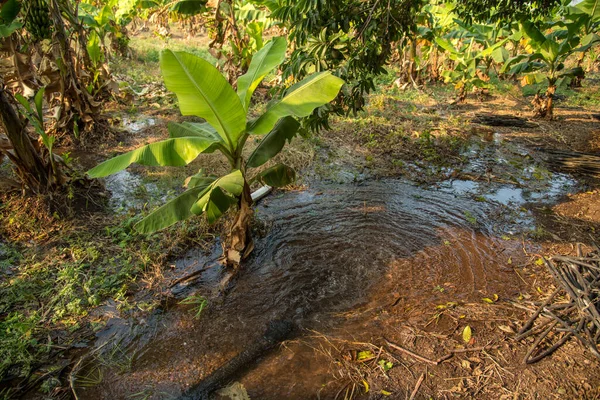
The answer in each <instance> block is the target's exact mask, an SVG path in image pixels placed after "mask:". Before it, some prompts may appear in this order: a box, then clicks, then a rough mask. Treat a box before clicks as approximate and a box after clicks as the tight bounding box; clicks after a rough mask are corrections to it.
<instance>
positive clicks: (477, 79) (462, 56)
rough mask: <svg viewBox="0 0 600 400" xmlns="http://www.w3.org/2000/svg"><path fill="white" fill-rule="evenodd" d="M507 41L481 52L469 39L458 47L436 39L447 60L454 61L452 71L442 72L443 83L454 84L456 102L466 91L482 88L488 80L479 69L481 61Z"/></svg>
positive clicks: (438, 38)
mask: <svg viewBox="0 0 600 400" xmlns="http://www.w3.org/2000/svg"><path fill="white" fill-rule="evenodd" d="M506 40H507V39H503V40H501V41H499V42H497V43H495V44H494V45H493V46H490V47H487V48H485V49H484V50H482V51H479V50H477V48H476V47H475V45H476V44H477V43H476V41H475V40H474V39H472V38H469V39H467V40H465V41H463V42H462V44H461V45H460V46H459V47H455V46H453V45H452V43H451V42H450V41H448V40H446V39H444V38H440V37H437V38H435V42H436V43H437V45H438V46H439V47H441V48H442V49H444V50H445V51H446V53H447V55H448V58H449V59H450V60H452V61H454V67H453V68H452V69H449V70H446V71H444V72H442V76H443V77H444V78H445V82H446V83H448V82H452V83H454V87H455V89H457V90H458V91H459V93H458V98H457V102H463V101H464V100H465V97H466V94H467V91H468V90H470V89H471V88H472V87H484V86H485V85H486V82H485V80H489V78H488V77H487V76H485V75H484V74H483V73H482V71H481V68H480V64H481V62H482V60H484V59H485V58H486V57H490V56H491V55H492V54H494V52H496V50H497V49H499V48H501V47H502V46H504V44H505V43H506Z"/></svg>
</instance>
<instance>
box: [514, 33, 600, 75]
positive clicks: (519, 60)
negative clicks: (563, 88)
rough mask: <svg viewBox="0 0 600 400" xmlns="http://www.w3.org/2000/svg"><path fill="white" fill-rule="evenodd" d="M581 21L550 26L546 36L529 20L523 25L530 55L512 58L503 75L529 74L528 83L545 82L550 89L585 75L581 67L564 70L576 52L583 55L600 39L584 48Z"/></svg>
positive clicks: (594, 40)
mask: <svg viewBox="0 0 600 400" xmlns="http://www.w3.org/2000/svg"><path fill="white" fill-rule="evenodd" d="M580 26H581V25H580V22H572V23H567V24H564V23H560V24H551V25H550V26H546V31H547V33H544V32H542V30H540V29H539V28H538V27H537V26H535V25H534V24H533V23H531V22H529V21H524V22H522V23H521V27H522V30H523V32H524V33H525V35H526V37H527V45H528V46H529V48H530V50H531V53H529V54H521V55H518V56H515V57H513V58H511V59H509V60H508V61H507V62H506V64H505V65H504V66H503V68H502V72H508V73H509V74H523V73H526V75H525V78H524V82H525V83H527V84H533V83H538V82H542V81H546V82H547V84H548V86H549V87H553V86H556V85H560V83H561V82H562V81H563V80H565V79H567V78H572V77H574V76H580V75H583V70H582V69H581V67H575V68H569V69H567V68H566V67H565V61H566V60H567V58H568V57H569V56H571V55H572V54H573V53H575V52H582V51H586V50H587V49H589V48H590V47H591V46H593V45H594V44H595V43H596V42H597V39H593V40H591V41H589V42H588V43H587V44H585V45H581V38H580V35H579V28H580Z"/></svg>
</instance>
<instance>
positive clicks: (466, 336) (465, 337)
mask: <svg viewBox="0 0 600 400" xmlns="http://www.w3.org/2000/svg"><path fill="white" fill-rule="evenodd" d="M471 336H472V332H471V327H470V326H469V325H467V326H465V329H463V333H462V337H463V340H464V342H465V343H469V342H470V341H471Z"/></svg>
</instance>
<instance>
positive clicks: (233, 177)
mask: <svg viewBox="0 0 600 400" xmlns="http://www.w3.org/2000/svg"><path fill="white" fill-rule="evenodd" d="M243 190H244V176H243V175H242V172H241V171H240V170H236V171H233V172H232V173H230V174H229V175H225V176H223V177H221V178H219V179H217V180H216V181H214V182H213V183H212V184H211V185H210V187H209V188H208V189H207V191H206V192H203V193H202V195H201V196H199V198H198V199H197V201H196V202H195V203H194V204H193V205H192V207H191V209H190V210H191V212H192V213H194V214H197V215H199V214H202V213H204V212H206V218H207V220H208V222H209V223H211V224H212V223H213V222H215V221H216V220H217V219H218V218H219V217H220V216H221V215H222V214H223V213H225V211H227V209H228V208H229V207H231V206H232V205H233V204H234V203H235V202H236V200H235V198H233V197H232V196H229V195H227V194H225V193H224V192H223V191H225V192H227V193H229V194H231V195H233V196H239V195H241V194H242V191H243Z"/></svg>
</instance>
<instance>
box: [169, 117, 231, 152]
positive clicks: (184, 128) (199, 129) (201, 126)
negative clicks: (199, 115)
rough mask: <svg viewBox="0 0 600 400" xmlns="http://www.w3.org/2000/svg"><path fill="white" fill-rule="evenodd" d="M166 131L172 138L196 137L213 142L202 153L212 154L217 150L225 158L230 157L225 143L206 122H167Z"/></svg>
mask: <svg viewBox="0 0 600 400" xmlns="http://www.w3.org/2000/svg"><path fill="white" fill-rule="evenodd" d="M168 130H169V136H171V137H172V138H181V137H198V138H205V139H208V140H214V141H215V143H214V144H213V145H212V146H211V147H209V148H208V149H206V150H204V151H203V153H212V152H213V151H215V150H216V149H217V148H218V149H219V150H221V151H222V152H223V153H225V154H226V155H227V156H231V152H230V151H229V146H228V145H227V143H225V142H224V141H223V139H222V138H221V136H219V134H218V132H217V131H216V130H215V128H213V127H212V126H210V124H209V123H208V122H204V123H198V122H181V123H179V122H169V125H168Z"/></svg>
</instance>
